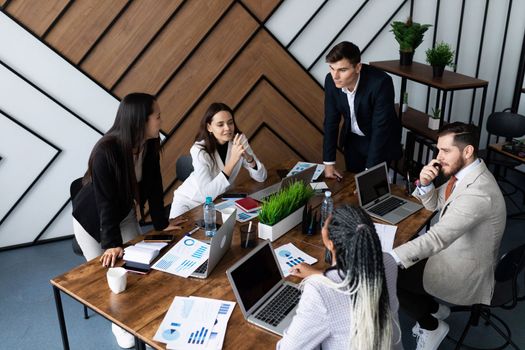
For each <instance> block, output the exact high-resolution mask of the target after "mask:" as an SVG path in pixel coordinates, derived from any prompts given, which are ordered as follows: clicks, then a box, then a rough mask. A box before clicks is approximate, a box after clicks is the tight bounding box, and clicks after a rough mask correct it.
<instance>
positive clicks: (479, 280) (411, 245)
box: [394, 160, 507, 305]
mask: <svg viewBox="0 0 525 350" xmlns="http://www.w3.org/2000/svg"><path fill="white" fill-rule="evenodd" d="M445 188H446V184H444V185H443V186H441V187H439V188H438V189H434V190H433V191H430V192H429V193H426V194H425V195H422V196H420V195H419V194H418V193H417V189H416V191H415V192H414V196H416V197H417V198H419V199H420V200H421V202H422V203H423V205H424V206H425V208H427V209H429V210H436V209H438V210H441V212H440V214H439V221H438V222H437V223H436V224H435V225H433V226H432V227H431V228H430V230H429V231H427V232H426V233H425V234H423V235H421V236H419V237H418V238H416V239H414V240H412V241H409V242H407V243H405V244H403V245H401V246H399V247H397V248H396V249H395V250H394V252H395V253H396V254H397V256H398V257H399V258H400V260H401V262H402V263H403V265H404V266H405V267H409V266H411V265H413V264H415V263H417V262H418V261H420V260H422V259H425V258H428V262H427V264H426V266H425V271H424V273H423V286H424V288H425V290H426V291H427V292H428V293H430V294H432V295H434V296H436V297H438V298H440V299H442V300H444V301H447V302H450V303H453V304H456V305H472V304H476V303H483V304H490V301H491V299H492V293H493V291H494V283H495V282H494V270H495V268H496V264H497V257H498V250H499V246H500V241H501V237H502V236H503V231H504V230H505V221H506V214H507V211H506V208H505V201H504V200H503V195H502V194H501V191H500V189H499V186H498V184H497V183H496V180H495V179H494V176H492V174H491V173H490V171H489V170H488V169H487V166H486V165H485V163H484V162H483V161H482V160H481V163H480V164H479V165H478V166H476V167H475V168H474V169H472V171H470V172H469V173H468V174H466V176H465V177H464V178H463V179H462V180H461V181H460V182H459V184H458V185H457V186H456V188H455V189H454V191H453V192H452V194H451V195H450V197H449V198H448V200H447V201H445Z"/></svg>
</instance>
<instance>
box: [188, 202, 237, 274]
mask: <svg viewBox="0 0 525 350" xmlns="http://www.w3.org/2000/svg"><path fill="white" fill-rule="evenodd" d="M236 220H237V210H234V211H233V213H231V214H230V216H229V217H228V219H227V220H226V222H224V223H223V224H222V226H221V227H219V229H218V230H217V232H216V233H215V236H213V237H212V238H211V241H210V256H209V257H208V260H206V261H205V262H204V263H203V264H202V265H201V266H199V267H198V268H197V270H195V271H194V272H193V273H192V274H191V275H190V277H196V278H208V276H209V275H210V274H211V273H212V271H213V269H214V268H215V266H217V264H218V263H219V261H221V259H222V257H223V256H224V254H226V252H227V251H228V249H229V248H230V245H231V243H232V237H233V228H234V226H235V221H236Z"/></svg>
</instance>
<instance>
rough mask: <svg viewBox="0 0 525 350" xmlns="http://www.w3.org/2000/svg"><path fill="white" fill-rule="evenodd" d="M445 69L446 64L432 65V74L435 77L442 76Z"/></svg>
mask: <svg viewBox="0 0 525 350" xmlns="http://www.w3.org/2000/svg"><path fill="white" fill-rule="evenodd" d="M444 71H445V66H432V76H433V77H434V78H439V77H442V76H443V72H444Z"/></svg>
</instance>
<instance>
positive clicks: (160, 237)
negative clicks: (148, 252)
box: [144, 235, 175, 243]
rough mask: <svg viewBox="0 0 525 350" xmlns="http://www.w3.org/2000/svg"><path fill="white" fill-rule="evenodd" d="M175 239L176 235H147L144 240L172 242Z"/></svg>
mask: <svg viewBox="0 0 525 350" xmlns="http://www.w3.org/2000/svg"><path fill="white" fill-rule="evenodd" d="M174 239H175V236H174V235H146V236H144V242H168V243H171V242H172V241H173V240H174Z"/></svg>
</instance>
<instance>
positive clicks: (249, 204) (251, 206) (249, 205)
mask: <svg viewBox="0 0 525 350" xmlns="http://www.w3.org/2000/svg"><path fill="white" fill-rule="evenodd" d="M235 205H236V206H238V207H239V208H241V209H242V210H243V211H245V212H252V211H257V210H259V208H261V202H259V201H256V200H255V199H253V198H250V197H246V198H241V199H237V200H236V201H235Z"/></svg>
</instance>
